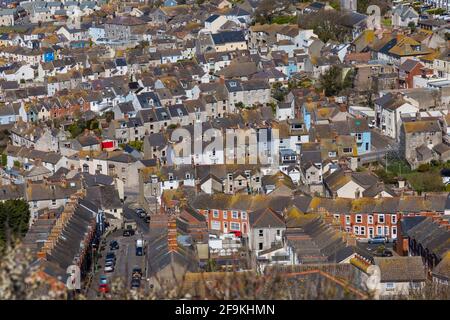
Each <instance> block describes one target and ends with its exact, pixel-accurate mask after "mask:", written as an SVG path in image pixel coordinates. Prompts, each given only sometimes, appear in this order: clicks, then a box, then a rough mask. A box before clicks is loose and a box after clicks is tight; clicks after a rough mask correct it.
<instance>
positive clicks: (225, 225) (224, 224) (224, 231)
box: [223, 222, 228, 233]
mask: <svg viewBox="0 0 450 320" xmlns="http://www.w3.org/2000/svg"><path fill="white" fill-rule="evenodd" d="M223 233H228V222H224V223H223Z"/></svg>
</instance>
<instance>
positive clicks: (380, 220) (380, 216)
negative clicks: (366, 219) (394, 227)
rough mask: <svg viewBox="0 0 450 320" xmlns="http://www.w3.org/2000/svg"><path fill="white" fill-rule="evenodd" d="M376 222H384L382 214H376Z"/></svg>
mask: <svg viewBox="0 0 450 320" xmlns="http://www.w3.org/2000/svg"><path fill="white" fill-rule="evenodd" d="M378 223H384V214H379V215H378Z"/></svg>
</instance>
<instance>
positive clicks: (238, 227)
mask: <svg viewBox="0 0 450 320" xmlns="http://www.w3.org/2000/svg"><path fill="white" fill-rule="evenodd" d="M230 229H231V230H234V231H240V230H241V224H240V223H237V222H231V223H230Z"/></svg>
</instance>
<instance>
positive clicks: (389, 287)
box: [386, 282, 395, 291]
mask: <svg viewBox="0 0 450 320" xmlns="http://www.w3.org/2000/svg"><path fill="white" fill-rule="evenodd" d="M394 288H395V285H394V283H393V282H387V283H386V291H392V290H394Z"/></svg>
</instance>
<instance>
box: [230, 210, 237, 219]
mask: <svg viewBox="0 0 450 320" xmlns="http://www.w3.org/2000/svg"><path fill="white" fill-rule="evenodd" d="M231 217H232V218H233V219H239V212H237V211H233V212H232V214H231Z"/></svg>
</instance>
